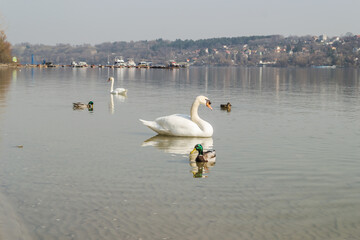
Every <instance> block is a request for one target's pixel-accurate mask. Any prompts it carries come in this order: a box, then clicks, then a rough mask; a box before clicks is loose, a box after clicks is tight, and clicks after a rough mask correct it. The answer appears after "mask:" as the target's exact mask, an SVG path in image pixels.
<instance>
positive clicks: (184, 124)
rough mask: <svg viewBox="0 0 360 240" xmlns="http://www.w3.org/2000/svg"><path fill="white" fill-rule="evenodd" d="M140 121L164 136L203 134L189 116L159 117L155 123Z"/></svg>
mask: <svg viewBox="0 0 360 240" xmlns="http://www.w3.org/2000/svg"><path fill="white" fill-rule="evenodd" d="M140 121H141V122H142V123H143V124H144V125H145V126H147V127H149V128H150V129H152V130H153V131H155V132H157V133H159V134H162V135H172V136H198V135H199V134H201V133H200V132H201V131H200V128H199V126H198V125H197V124H196V123H194V122H193V121H191V120H190V116H189V115H185V114H173V115H169V116H164V117H159V118H157V119H156V120H155V121H145V120H142V119H140Z"/></svg>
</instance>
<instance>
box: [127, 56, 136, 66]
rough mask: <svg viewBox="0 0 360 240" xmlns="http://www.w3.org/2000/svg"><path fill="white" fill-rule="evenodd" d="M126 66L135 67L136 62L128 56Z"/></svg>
mask: <svg viewBox="0 0 360 240" xmlns="http://www.w3.org/2000/svg"><path fill="white" fill-rule="evenodd" d="M126 66H128V67H136V63H135V62H134V60H133V59H132V58H129V59H128V60H127V62H126Z"/></svg>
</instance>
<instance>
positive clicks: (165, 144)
mask: <svg viewBox="0 0 360 240" xmlns="http://www.w3.org/2000/svg"><path fill="white" fill-rule="evenodd" d="M196 144H201V145H202V146H203V147H204V149H212V147H213V139H212V138H211V137H210V138H192V137H171V136H163V135H156V136H154V137H151V138H149V139H147V140H145V141H144V142H143V143H142V144H141V146H142V147H147V146H152V147H155V148H157V149H159V150H161V151H163V152H166V153H171V154H178V155H182V156H186V157H188V158H189V163H190V167H191V172H192V173H193V177H194V178H200V177H202V178H205V177H207V175H206V174H207V173H208V172H209V168H211V167H213V166H214V165H215V162H196V161H195V159H196V157H197V155H198V152H195V153H192V154H191V153H190V152H191V150H193V149H194V146H195V145H196Z"/></svg>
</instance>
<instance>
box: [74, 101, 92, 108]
mask: <svg viewBox="0 0 360 240" xmlns="http://www.w3.org/2000/svg"><path fill="white" fill-rule="evenodd" d="M85 108H88V109H93V108H94V102H93V101H90V102H89V103H88V104H86V103H82V102H76V103H73V109H85Z"/></svg>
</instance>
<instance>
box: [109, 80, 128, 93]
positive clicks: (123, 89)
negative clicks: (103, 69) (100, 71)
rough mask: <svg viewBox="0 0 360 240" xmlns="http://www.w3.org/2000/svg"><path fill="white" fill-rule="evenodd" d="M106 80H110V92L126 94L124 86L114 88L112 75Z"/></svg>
mask: <svg viewBox="0 0 360 240" xmlns="http://www.w3.org/2000/svg"><path fill="white" fill-rule="evenodd" d="M108 82H111V87H110V93H111V94H122V95H126V94H127V91H128V90H127V89H125V88H115V89H114V78H113V77H109V79H108Z"/></svg>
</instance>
